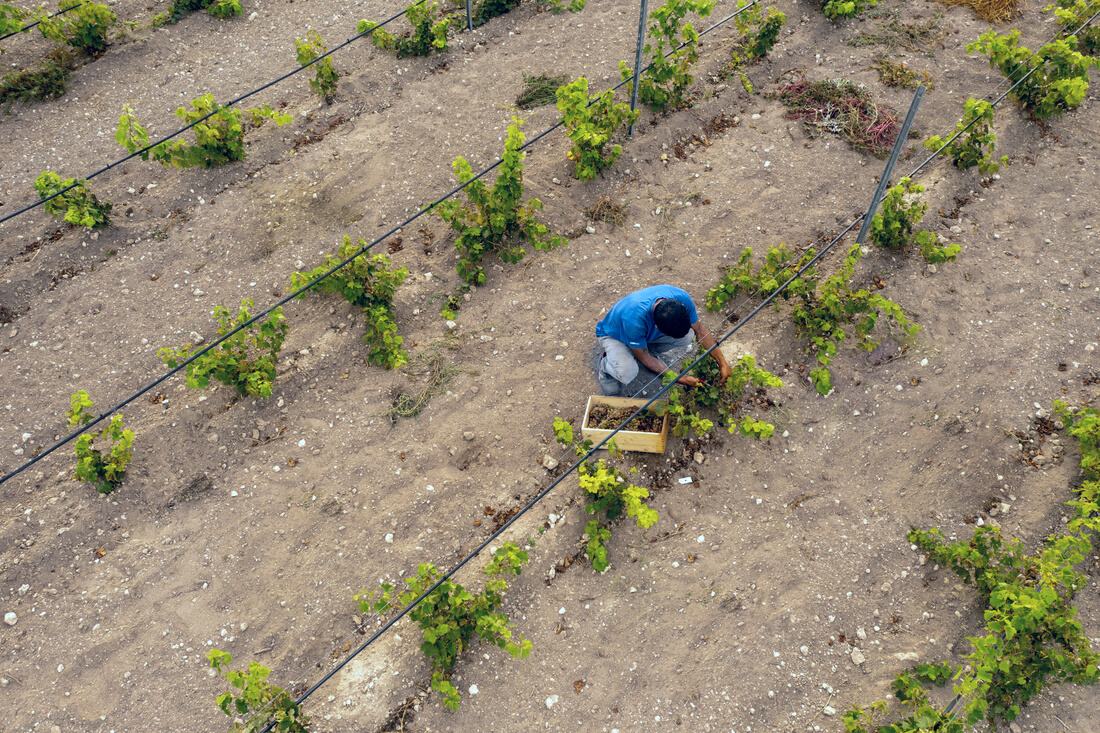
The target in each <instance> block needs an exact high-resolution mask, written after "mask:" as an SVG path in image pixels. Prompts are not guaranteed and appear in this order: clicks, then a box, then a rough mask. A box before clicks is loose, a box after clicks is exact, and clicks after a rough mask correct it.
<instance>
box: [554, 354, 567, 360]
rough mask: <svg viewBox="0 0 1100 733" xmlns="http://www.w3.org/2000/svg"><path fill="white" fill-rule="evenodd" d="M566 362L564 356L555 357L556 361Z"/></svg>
mask: <svg viewBox="0 0 1100 733" xmlns="http://www.w3.org/2000/svg"><path fill="white" fill-rule="evenodd" d="M564 360H565V355H564V354H558V355H557V356H555V357H554V361H564Z"/></svg>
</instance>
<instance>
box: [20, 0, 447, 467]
mask: <svg viewBox="0 0 1100 733" xmlns="http://www.w3.org/2000/svg"><path fill="white" fill-rule="evenodd" d="M424 2H426V0H417V1H416V2H414V3H413V4H412V5H410V6H409V7H410V8H411V7H415V6H417V5H421V4H423V3H424ZM408 11H409V8H405V9H404V10H402V11H401V12H400V13H397V14H395V15H391V16H390V17H389V18H387V19H386V20H384V21H382V22H381V23H379V24H378V25H376V26H373V27H371V29H370V30H368V31H363V32H362V33H359V34H358V35H355V36H352V37H351V38H349V39H347V40H346V41H344V42H343V43H341V44H339V45H338V46H336V47H334V48H332V49H331V50H329V51H326V52H325V53H323V54H321V55H320V56H318V57H317V58H315V59H313V60H312V61H310V62H309V63H308V64H305V65H303V66H299V67H298V68H296V69H294V70H292V71H288V72H287V73H285V74H283V75H282V76H280V77H279V78H277V79H274V80H272V81H269V82H267V83H266V84H264V85H263V86H260V87H257V88H255V89H253V90H252V91H250V92H246V93H245V94H242V95H241V96H239V97H237V98H236V99H233V100H231V101H229V102H227V103H226V104H224V105H221V106H220V107H219V108H218V109H216V110H214V111H213V112H211V113H210V114H207V115H204V116H202V117H200V118H199V119H197V120H195V121H194V122H191V123H189V124H187V125H184V126H183V127H181V128H180V129H178V130H176V131H175V132H173V133H172V134H171V135H167V136H165V137H163V138H161V139H160V140H158V141H157V142H155V143H150V144H149V145H146V146H145V147H144V148H141V149H140V150H136V151H134V152H133V153H130V154H129V155H127V156H126V157H125V158H120V159H119V160H116V161H115V162H114V163H108V164H107V165H106V166H104V167H103V168H100V169H99V170H97V171H95V172H94V173H92V174H91V175H89V176H88V177H86V178H83V179H77V180H78V181H79V182H78V183H74V184H73V185H71V186H69V187H68V188H63V189H61V190H60V191H57V192H56V193H54V194H52V195H50V196H47V197H45V198H42V199H39V200H38V201H35V202H34V203H33V204H29V205H28V206H24V207H23V208H22V209H20V210H19V211H15V212H13V213H11V214H8V215H7V216H5V217H3V218H0V224H3V223H4V222H6V221H7V220H8V219H14V218H15V217H17V216H19V215H20V214H23V213H26V212H28V211H30V210H31V209H35V208H38V207H39V206H41V205H42V204H44V203H46V202H47V201H50V200H52V199H55V198H57V197H58V196H60V195H61V194H63V193H66V192H67V191H71V190H72V189H74V188H76V187H77V186H79V185H80V183H83V182H86V181H90V180H91V179H93V178H95V177H96V176H98V175H101V174H103V173H106V172H107V171H109V170H111V169H112V168H115V167H117V166H120V165H122V164H123V163H125V162H127V161H129V160H133V159H134V158H136V157H138V156H139V155H144V154H145V153H148V152H149V151H151V150H152V149H153V148H155V147H157V146H158V145H162V144H164V143H166V142H168V141H169V140H171V139H172V138H174V137H177V136H179V135H182V134H183V133H185V132H187V131H188V130H190V129H191V128H192V127H194V126H195V125H197V124H199V123H200V122H204V121H206V120H208V119H210V118H211V117H213V116H214V115H216V114H218V113H219V112H220V111H221V110H222V109H226V108H228V107H232V106H233V105H235V104H239V103H240V102H243V101H244V100H246V99H248V98H249V97H251V96H253V95H255V94H258V93H260V92H262V91H264V90H265V89H268V88H269V87H273V86H275V85H276V84H278V83H279V82H281V81H283V80H285V79H289V78H290V77H292V76H294V75H295V74H299V73H301V72H303V71H305V70H306V69H308V68H309V67H311V66H313V65H314V64H316V63H318V62H320V61H322V60H324V59H326V58H328V57H329V56H331V55H332V54H334V53H336V52H337V51H339V50H340V49H342V48H344V47H345V46H349V45H351V44H352V43H354V42H355V41H358V40H359V39H360V38H363V37H364V36H369V35H372V34H373V33H374V32H375V31H376V30H378V29H379V28H382V27H383V26H385V25H386V24H388V23H391V22H393V21H395V20H397V19H398V18H400V17H401V16H402V15H404V14H405V13H407V12H408ZM0 483H3V482H2V481H0Z"/></svg>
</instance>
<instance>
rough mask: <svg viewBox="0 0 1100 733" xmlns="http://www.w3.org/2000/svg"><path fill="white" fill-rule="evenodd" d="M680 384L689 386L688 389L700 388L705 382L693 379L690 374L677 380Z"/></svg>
mask: <svg viewBox="0 0 1100 733" xmlns="http://www.w3.org/2000/svg"><path fill="white" fill-rule="evenodd" d="M676 381H677V382H679V383H680V384H684V385H687V386H688V387H698V386H700V385H702V384H703V380H702V379H699V377H693V376H691V375H690V374H687V375H685V376H682V377H680V378H679V379H677V380H676Z"/></svg>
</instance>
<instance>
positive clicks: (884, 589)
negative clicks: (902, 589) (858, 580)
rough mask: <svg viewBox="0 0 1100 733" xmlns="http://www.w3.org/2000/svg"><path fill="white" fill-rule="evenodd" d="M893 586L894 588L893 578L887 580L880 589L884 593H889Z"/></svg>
mask: <svg viewBox="0 0 1100 733" xmlns="http://www.w3.org/2000/svg"><path fill="white" fill-rule="evenodd" d="M893 588H894V582H893V581H891V580H887V581H886V582H884V583H883V584H882V585H881V586H879V590H880V591H882V593H883V594H884V595H885V594H887V593H889V592H890V591H891V590H893Z"/></svg>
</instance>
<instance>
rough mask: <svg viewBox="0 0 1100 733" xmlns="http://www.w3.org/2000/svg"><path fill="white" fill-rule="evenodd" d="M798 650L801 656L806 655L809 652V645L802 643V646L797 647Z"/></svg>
mask: <svg viewBox="0 0 1100 733" xmlns="http://www.w3.org/2000/svg"><path fill="white" fill-rule="evenodd" d="M798 651H800V652H802V656H806V655H807V654H809V653H810V647H808V646H806V645H805V644H803V645H802V646H800V647H798Z"/></svg>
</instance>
